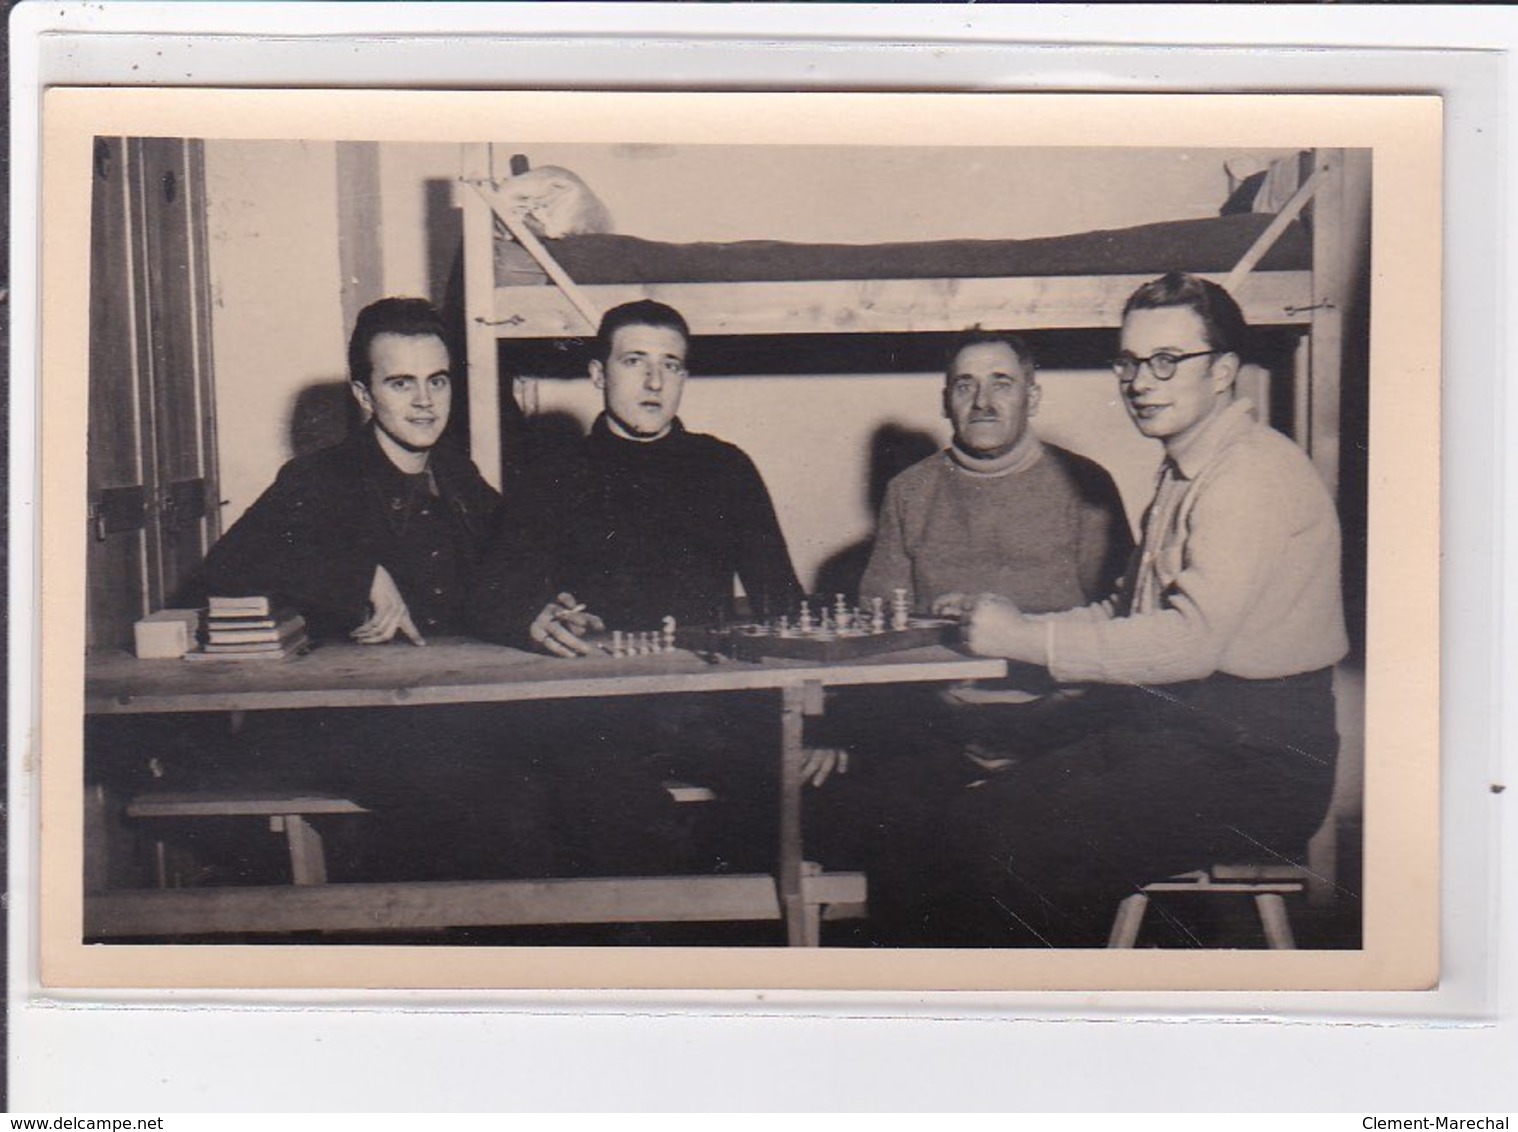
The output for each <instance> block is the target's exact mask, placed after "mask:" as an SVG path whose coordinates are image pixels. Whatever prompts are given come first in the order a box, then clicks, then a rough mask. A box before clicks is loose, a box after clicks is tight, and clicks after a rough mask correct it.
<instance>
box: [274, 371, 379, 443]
mask: <svg viewBox="0 0 1518 1132" xmlns="http://www.w3.org/2000/svg"><path fill="white" fill-rule="evenodd" d="M363 419H364V418H363V411H362V410H361V409H359V407H358V402H356V401H355V400H354V399H353V394H352V393H350V392H349V391H348V383H347V382H346V381H343V380H337V381H320V382H317V383H315V384H314V385H308V386H306V387H305V388H304V389H302V390H301V391H300V392H299V393H298V394H296V396H295V404H294V406H293V407H292V408H291V410H290V451H291V452H292V453H294V454H295V455H296V456H304V455H306V454H307V453H309V452H315V451H317V450H318V449H321V448H330V447H331V446H332V445H334V444H337V443H339V442H341V441H342V440H343V438H344V437H346V436H347V435H348V434H349V433H351V432H353V431H354V430H355V429H357V428H358V427H359V426H360V425H361V424H362V423H363Z"/></svg>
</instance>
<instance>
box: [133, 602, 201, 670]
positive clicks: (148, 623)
mask: <svg viewBox="0 0 1518 1132" xmlns="http://www.w3.org/2000/svg"><path fill="white" fill-rule="evenodd" d="M199 625H200V610H198V609H160V610H159V611H158V612H157V613H150V614H148V615H147V616H146V617H144V618H143V619H142V620H141V621H139V622H137V623H136V624H135V625H133V626H132V630H133V636H134V637H135V644H136V649H137V658H138V659H139V660H178V659H179V658H180V657H182V656H184V654H185V653H187V652H189V651H190V644H191V642H193V641H194V640H195V630H196V628H197V627H198V626H199Z"/></svg>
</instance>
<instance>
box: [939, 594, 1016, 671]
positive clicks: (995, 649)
mask: <svg viewBox="0 0 1518 1132" xmlns="http://www.w3.org/2000/svg"><path fill="white" fill-rule="evenodd" d="M946 598H952V599H954V606H955V608H957V609H958V610H959V612H958V614H957V616H958V617H959V632H960V635H961V636H962V637H963V638H964V642H965V645H966V646H967V647H968V648H969V650H970V651H971V652H973V653H978V654H979V655H981V656H1003V657H1007V658H1009V659H1011V660H1028V661H1031V660H1034V659H1036V653H1037V651H1038V650H1039V649H1040V648H1041V646H1042V634H1041V633H1039V630H1038V628H1037V622H1031V621H1029V620H1028V619H1027V618H1025V617H1024V616H1023V615H1022V612H1021V611H1020V610H1019V609H1018V608H1017V606H1016V604H1014V603H1013V602H1012V601H1011V599H1009V598H1005V597H1002V596H1001V595H1000V594H977V595H975V596H974V597H966V596H965V595H963V594H948V595H946ZM939 600H940V601H942V600H945V599H942V598H941V599H939ZM937 607H938V603H937V602H935V603H934V608H935V609H936V608H937ZM1030 633H1033V634H1038V636H1037V641H1036V643H1035V642H1034V641H1033V639H1032V638H1031V637H1030ZM1030 648H1031V649H1032V652H1030Z"/></svg>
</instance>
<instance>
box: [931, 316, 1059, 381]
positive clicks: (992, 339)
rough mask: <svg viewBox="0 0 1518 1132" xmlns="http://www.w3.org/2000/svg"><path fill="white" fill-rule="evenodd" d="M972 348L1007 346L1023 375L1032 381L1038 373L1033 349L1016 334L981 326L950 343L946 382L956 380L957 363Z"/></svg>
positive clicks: (945, 361)
mask: <svg viewBox="0 0 1518 1132" xmlns="http://www.w3.org/2000/svg"><path fill="white" fill-rule="evenodd" d="M971 346H1005V347H1006V348H1007V349H1009V350H1011V351H1012V354H1013V356H1015V357H1016V358H1017V363H1018V365H1020V366H1022V368H1023V373H1024V374H1025V375H1026V376H1027V378H1028V380H1029V381H1032V380H1033V378H1034V376H1035V375H1036V374H1037V372H1038V363H1037V362H1036V361H1035V360H1034V358H1033V348H1032V347H1031V346H1029V345H1028V343H1027V342H1025V341H1023V339H1021V338H1019V337H1018V336H1017V335H1016V334H1008V333H1006V332H1004V331H1001V330H984V329H982V328H981V327H979V326H973V327H971V328H970V329H969V330H966V331H963V332H961V333H959V334H957V335H955V336H954V340H953V341H952V342H950V343H949V350H948V352H947V353H946V354H945V355H944V359H943V372H944V380H945V381H946V382H947V381H952V380H953V379H954V363H955V361H957V360H958V358H959V355H960V354H962V353H963V352H964V351H966V350H968V349H969V348H970V347H971Z"/></svg>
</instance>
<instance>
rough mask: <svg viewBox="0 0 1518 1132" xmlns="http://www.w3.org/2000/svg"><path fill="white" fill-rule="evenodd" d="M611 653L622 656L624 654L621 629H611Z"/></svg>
mask: <svg viewBox="0 0 1518 1132" xmlns="http://www.w3.org/2000/svg"><path fill="white" fill-rule="evenodd" d="M611 655H612V656H622V655H624V654H623V652H622V630H621V629H613V630H612V631H611Z"/></svg>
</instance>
